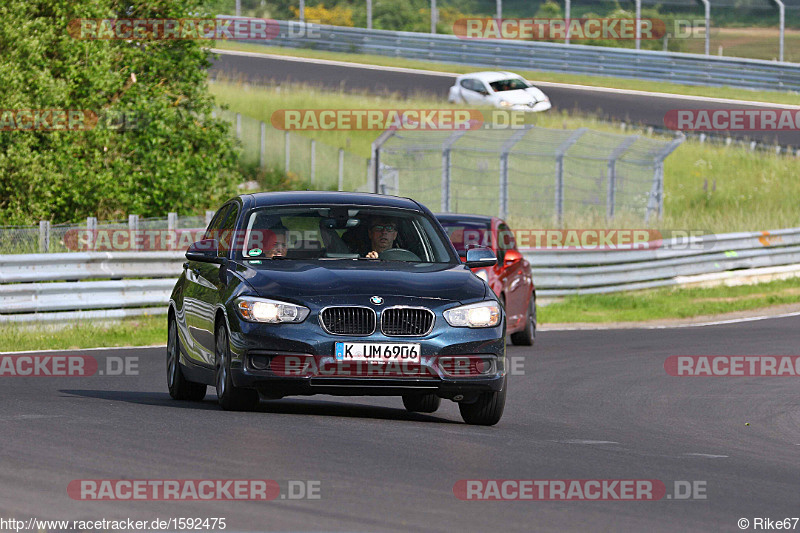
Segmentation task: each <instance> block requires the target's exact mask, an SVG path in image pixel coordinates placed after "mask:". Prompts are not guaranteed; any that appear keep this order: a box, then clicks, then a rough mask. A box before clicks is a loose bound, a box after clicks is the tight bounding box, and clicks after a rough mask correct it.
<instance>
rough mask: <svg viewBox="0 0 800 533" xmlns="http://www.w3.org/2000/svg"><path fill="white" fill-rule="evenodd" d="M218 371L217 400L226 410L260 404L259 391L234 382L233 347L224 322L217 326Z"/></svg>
mask: <svg viewBox="0 0 800 533" xmlns="http://www.w3.org/2000/svg"><path fill="white" fill-rule="evenodd" d="M215 351H216V372H215V379H214V383H216V387H217V401H218V402H219V405H220V407H222V408H223V409H225V410H226V411H248V410H250V409H252V408H254V407H255V406H256V405H258V392H256V391H254V390H252V389H242V388H240V387H237V386H235V385H234V384H233V379H232V377H231V349H230V346H229V345H228V330H226V329H225V325H224V324H220V325H219V327H217V338H216V350H215Z"/></svg>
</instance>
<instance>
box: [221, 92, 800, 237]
mask: <svg viewBox="0 0 800 533" xmlns="http://www.w3.org/2000/svg"><path fill="white" fill-rule="evenodd" d="M211 92H212V93H213V94H214V96H215V97H216V98H217V100H218V101H219V102H220V103H222V104H225V105H227V106H229V108H230V109H231V110H232V111H237V112H240V113H242V114H244V115H247V116H251V117H253V118H255V119H257V120H261V121H264V122H266V123H267V124H269V123H270V118H271V116H272V113H273V112H274V111H276V110H278V109H397V108H398V107H406V108H412V109H429V108H435V109H444V108H457V107H462V106H454V105H452V104H448V103H447V102H443V101H439V100H436V99H434V98H423V97H420V98H411V99H406V100H401V99H398V98H397V97H389V96H377V95H369V94H351V93H344V92H339V91H337V92H333V91H325V90H322V89H319V88H313V87H305V86H288V85H286V84H283V85H281V86H278V87H261V86H251V85H243V84H230V83H222V82H216V83H213V84H211ZM526 121H527V122H531V123H534V124H536V125H537V126H542V127H547V128H563V129H575V128H580V127H588V128H591V129H594V130H598V131H605V132H609V133H625V134H632V133H636V134H644V132H643V131H642V130H641V129H631V128H630V127H628V128H627V129H626V130H625V131H624V132H623V131H622V130H621V129H620V128H619V127H618V126H614V125H612V124H609V123H607V122H604V121H601V120H598V119H597V118H594V117H591V116H576V115H570V114H568V113H566V112H561V113H555V112H554V113H536V114H527V116H526ZM268 131H270V132H272V133H278V135H277V136H276V137H275V138H274V139H273V138H270V140H269V142H268V145H269V146H276V147H277V148H278V150H277V152H276V153H277V154H278V155H277V156H276V157H277V158H278V160H277V161H275V163H276V164H280V163H281V162H282V158H283V155H282V151H281V150H282V147H283V138H282V135H283V133H282V132H280V131H278V130H272V129H269V130H268ZM292 135H305V136H307V137H310V138H313V139H316V140H317V141H319V142H321V143H325V144H328V145H331V146H335V147H340V148H344V149H345V150H347V151H348V152H353V153H356V154H358V155H360V156H362V157H369V155H370V145H371V143H372V142H373V141H374V140H375V138H376V137H377V136H378V132H375V131H354V130H347V131H342V130H339V131H304V132H293V133H292ZM655 137H657V138H658V137H659V136H658V135H656V136H655ZM255 139H256V141H257V139H258V138H257V137H255ZM250 144H252V145H253V146H256V145H257V142H256V143H255V144H254V143H252V142H251V143H250ZM796 175H797V159H796V158H793V157H787V156H783V155H775V154H774V153H771V152H761V151H750V150H749V149H747V148H746V147H743V146H724V145H720V144H711V143H705V144H701V143H700V142H698V141H697V140H693V139H690V140H687V141H686V142H684V143H683V144H682V145H681V146H680V147H679V148H678V149H677V150H676V151H675V152H674V153H673V154H672V155H670V156H669V157H668V158H667V159H666V162H665V166H664V211H665V212H664V217H663V218H662V220H661V221H659V222H658V226H659V227H660V228H664V229H693V230H703V231H706V232H714V233H728V232H734V231H760V230H769V229H777V228H788V227H794V226H796V225H797V220H798V219H800V203H798V202H797V200H796V199H797V198H798V197H800V180H797V179H796ZM509 222H510V223H511V224H512V226H515V227H528V228H530V227H539V226H537V225H531V224H541V223H542V222H541V221H538V222H537V221H535V220H527V219H522V218H520V217H514V216H511V217H509ZM566 223H567V224H568V225H570V226H569V227H606V226H607V224H608V223H607V222H606V221H605V220H567V221H566ZM613 226H614V227H630V226H626V223H625V221H624V220H621V219H618V220H616V221H614V222H613ZM637 227H638V226H637Z"/></svg>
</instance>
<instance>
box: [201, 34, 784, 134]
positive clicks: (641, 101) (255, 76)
mask: <svg viewBox="0 0 800 533" xmlns="http://www.w3.org/2000/svg"><path fill="white" fill-rule="evenodd" d="M217 51H218V52H219V50H217ZM234 54H241V52H239V53H231V52H225V53H223V54H221V55H220V57H219V58H218V59H216V60H215V61H214V63H213V66H212V67H211V69H210V70H209V75H210V76H211V77H212V78H226V79H229V80H241V81H248V82H250V83H282V82H294V83H307V84H310V85H315V86H322V87H327V88H331V89H342V90H348V91H366V92H370V93H377V94H384V93H398V94H401V95H403V96H411V95H415V94H425V95H434V96H436V97H439V98H441V99H442V101H447V91H448V89H449V88H450V86H452V85H453V78H454V77H455V75H450V74H442V73H435V72H428V71H412V70H409V69H393V70H384V69H382V68H381V67H374V66H352V64H348V63H337V62H321V61H317V60H314V61H309V60H307V59H306V60H302V59H297V58H289V57H280V56H270V57H264V56H261V57H259V56H258V55H257V54H249V55H234ZM475 70H480V69H478V68H476V69H475ZM532 81H533V82H534V83H536V80H532ZM538 85H539V87H540V88H541V89H542V90H544V92H545V93H546V94H547V95H548V96H549V97H550V100H551V101H552V102H553V107H554V109H555V110H556V111H558V110H562V109H566V110H569V111H578V112H581V113H591V114H594V115H597V116H599V117H602V118H604V119H607V120H613V121H617V122H620V121H624V122H627V123H634V124H643V125H646V126H653V127H657V128H663V127H664V115H665V114H666V113H667V111H669V110H672V109H759V108H773V107H775V106H770V105H769V104H764V105H742V104H735V103H730V102H726V101H724V100H723V101H714V100H710V99H701V98H697V97H686V96H666V95H665V96H656V95H652V94H646V93H644V94H642V93H638V92H635V91H634V92H629V91H619V90H609V89H601V88H593V87H581V86H575V85H572V86H568V85H564V84H555V83H538ZM741 93H742V94H741V99H742V100H747V98H748V96H747V91H745V90H742V92H741ZM720 135H724V134H720ZM731 137H734V138H746V139H748V140H756V141H759V142H763V143H768V144H772V143H775V142H776V141H777V143H778V144H780V145H783V146H792V147H795V148H796V147H800V131H780V132H757V131H754V132H731Z"/></svg>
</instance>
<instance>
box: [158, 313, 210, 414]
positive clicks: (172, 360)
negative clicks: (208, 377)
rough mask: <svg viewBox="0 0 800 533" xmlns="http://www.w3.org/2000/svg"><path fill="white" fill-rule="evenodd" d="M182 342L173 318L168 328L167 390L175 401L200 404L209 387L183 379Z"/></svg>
mask: <svg viewBox="0 0 800 533" xmlns="http://www.w3.org/2000/svg"><path fill="white" fill-rule="evenodd" d="M180 342H181V340H180V338H179V337H178V324H177V323H176V322H175V319H174V318H171V319H170V320H169V325H168V328H167V388H168V389H169V395H170V396H172V398H173V399H175V400H189V401H191V402H199V401H201V400H202V399H203V398H205V397H206V389H208V387H207V386H206V385H204V384H202V383H194V382H193V381H189V380H187V379H186V378H185V377H183V371H182V370H181V357H180V353H181V351H180V350H181V344H180Z"/></svg>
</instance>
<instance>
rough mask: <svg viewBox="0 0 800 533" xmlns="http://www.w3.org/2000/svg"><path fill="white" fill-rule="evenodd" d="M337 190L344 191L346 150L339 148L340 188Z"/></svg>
mask: <svg viewBox="0 0 800 533" xmlns="http://www.w3.org/2000/svg"><path fill="white" fill-rule="evenodd" d="M337 190H339V191H343V190H344V148H339V187H338V189H337Z"/></svg>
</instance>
